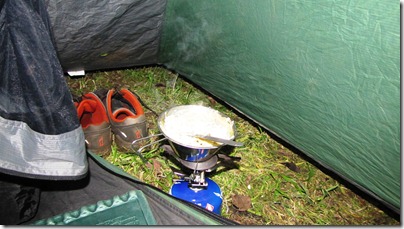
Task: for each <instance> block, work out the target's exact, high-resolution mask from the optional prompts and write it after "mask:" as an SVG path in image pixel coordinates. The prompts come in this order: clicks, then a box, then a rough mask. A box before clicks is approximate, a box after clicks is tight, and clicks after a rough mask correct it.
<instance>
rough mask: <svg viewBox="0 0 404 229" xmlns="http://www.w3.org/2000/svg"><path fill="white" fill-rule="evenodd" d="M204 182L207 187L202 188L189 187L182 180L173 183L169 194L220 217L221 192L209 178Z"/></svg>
mask: <svg viewBox="0 0 404 229" xmlns="http://www.w3.org/2000/svg"><path fill="white" fill-rule="evenodd" d="M205 180H206V182H207V187H204V188H194V187H189V182H188V181H184V180H179V181H175V182H174V184H173V185H172V186H171V189H170V194H171V195H173V196H175V197H177V198H180V199H182V200H186V201H188V202H191V203H194V204H196V205H199V206H201V207H203V208H205V209H207V210H209V211H211V212H214V213H216V214H218V215H220V214H221V208H222V202H223V199H222V191H221V190H220V187H219V185H217V184H216V183H215V182H214V181H213V180H211V179H209V178H206V179H205Z"/></svg>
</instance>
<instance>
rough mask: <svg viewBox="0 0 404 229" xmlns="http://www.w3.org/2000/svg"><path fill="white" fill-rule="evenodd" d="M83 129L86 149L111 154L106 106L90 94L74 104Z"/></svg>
mask: <svg viewBox="0 0 404 229" xmlns="http://www.w3.org/2000/svg"><path fill="white" fill-rule="evenodd" d="M74 104H75V106H76V109H77V115H78V117H79V120H80V124H81V127H82V128H83V132H84V136H85V142H86V148H87V150H90V151H91V152H94V153H95V154H98V155H101V156H107V155H109V154H110V152H111V143H112V134H111V125H110V123H109V119H108V116H107V112H106V109H105V106H104V104H103V103H102V101H101V100H100V98H99V97H98V96H97V95H96V94H94V93H92V92H90V93H87V94H85V95H83V96H82V97H80V98H78V99H76V101H75V102H74Z"/></svg>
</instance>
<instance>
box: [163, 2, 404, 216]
mask: <svg viewBox="0 0 404 229" xmlns="http://www.w3.org/2000/svg"><path fill="white" fill-rule="evenodd" d="M399 20H400V5H399V3H398V2H395V1H377V0H371V1H348V0H341V1H331V0H324V1H305V0H298V1H287V2H284V1H275V0H258V1H254V2H253V3H252V2H251V1H241V0H240V1H213V0H210V1H209V0H208V1H199V2H190V1H184V0H174V1H169V2H168V5H167V8H166V15H165V22H164V25H163V33H162V35H161V45H160V52H159V54H160V56H159V62H160V63H161V64H163V65H165V66H166V67H168V68H169V69H172V70H174V71H177V72H179V73H181V74H182V75H184V76H185V77H187V78H188V79H190V80H191V81H193V82H194V83H196V84H198V85H200V86H201V87H202V88H204V89H205V90H207V91H208V92H210V93H212V94H213V95H215V96H217V97H218V98H220V99H222V100H223V101H224V102H226V103H228V104H229V105H231V106H232V107H234V108H235V109H237V110H239V111H240V112H242V113H243V114H245V115H246V116H248V117H250V118H251V119H252V120H254V121H255V122H257V123H259V124H260V125H262V126H263V127H265V128H267V129H268V130H269V131H271V132H273V133H274V134H276V135H277V136H279V137H280V138H282V139H283V140H285V141H286V142H288V143H290V144H291V145H293V146H295V147H296V148H298V149H299V150H301V151H302V152H304V153H305V154H306V155H308V156H309V157H311V158H313V159H314V160H316V161H317V162H319V163H320V164H322V165H323V166H325V167H327V168H329V169H331V170H333V171H334V172H336V173H338V174H340V175H341V176H342V177H344V178H345V179H347V180H349V181H350V182H352V183H353V184H355V185H357V186H358V187H361V188H363V189H364V190H366V191H368V192H369V193H371V194H372V195H374V196H376V197H377V198H381V199H382V200H384V201H385V202H387V203H388V204H391V205H392V206H393V207H394V208H397V209H399V208H400V196H401V195H400V187H401V186H400V180H401V179H400V167H401V164H400V22H399Z"/></svg>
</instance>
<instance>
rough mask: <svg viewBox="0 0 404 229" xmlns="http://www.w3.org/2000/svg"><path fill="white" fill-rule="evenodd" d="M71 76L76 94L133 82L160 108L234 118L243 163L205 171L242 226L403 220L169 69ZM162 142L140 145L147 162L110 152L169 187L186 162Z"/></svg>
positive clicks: (153, 130)
mask: <svg viewBox="0 0 404 229" xmlns="http://www.w3.org/2000/svg"><path fill="white" fill-rule="evenodd" d="M67 82H68V85H69V87H70V89H71V92H72V94H74V95H80V94H84V93H87V92H90V91H94V90H96V89H100V88H106V89H111V88H116V89H120V88H122V87H125V88H128V89H131V90H132V91H134V92H135V93H136V94H137V95H139V96H140V98H141V99H142V101H144V103H145V104H146V105H147V106H148V107H150V108H151V109H152V110H153V111H155V112H156V113H157V114H160V113H161V112H163V111H165V110H166V109H168V108H170V107H172V106H176V105H183V104H200V105H205V106H209V107H212V108H214V109H217V110H219V111H221V112H223V113H225V114H226V115H228V116H229V117H230V118H231V119H233V120H234V121H235V124H236V130H237V133H238V136H237V139H236V140H237V141H240V142H243V143H244V146H243V147H236V148H232V149H231V150H230V151H229V154H228V155H229V156H231V157H240V158H241V160H240V161H238V162H236V164H237V165H238V168H231V169H230V168H225V167H220V168H218V169H217V170H216V171H213V172H211V173H208V174H207V175H208V176H209V177H210V178H211V179H213V180H214V181H215V182H216V183H218V185H219V186H220V187H221V190H222V193H223V206H222V215H223V216H224V217H227V218H230V219H232V220H234V221H236V222H239V223H241V224H244V225H400V222H399V221H397V220H396V219H394V218H392V217H390V216H389V215H387V214H386V213H384V212H383V211H382V210H380V209H379V208H377V207H375V206H374V205H372V204H371V203H370V202H368V201H366V200H365V199H363V198H362V197H360V196H358V195H357V194H355V193H354V192H353V191H352V190H350V189H348V188H347V187H346V186H344V185H343V184H341V183H340V182H338V181H337V180H336V179H333V178H332V177H330V176H329V175H327V174H325V173H324V172H322V171H321V170H320V169H319V168H317V167H316V166H315V165H313V164H312V163H310V162H309V161H308V160H305V159H304V158H302V157H301V156H299V155H298V154H297V153H294V152H292V151H291V150H290V149H288V148H287V147H285V146H284V145H282V144H281V143H279V142H278V141H275V140H274V139H273V138H272V137H271V136H270V134H268V133H267V132H266V131H263V130H262V129H261V128H260V127H259V126H257V125H254V124H252V123H251V122H249V121H248V120H246V119H244V118H243V117H241V116H239V115H238V114H236V113H235V112H233V111H232V110H231V109H229V108H228V107H226V106H225V105H224V104H223V103H221V102H220V101H216V100H215V99H214V98H212V97H211V96H209V95H208V94H206V93H205V92H204V91H202V90H200V89H198V88H197V87H196V86H195V85H192V84H191V83H189V82H188V81H186V80H184V79H183V78H182V77H180V76H178V75H177V74H175V73H173V72H171V71H169V70H166V69H164V68H160V67H143V68H135V69H127V70H116V71H105V72H93V73H88V74H87V75H86V76H85V77H81V78H70V77H67ZM144 109H145V112H146V117H147V121H148V127H149V134H150V135H153V134H158V133H159V131H158V128H157V125H156V120H157V115H155V114H154V113H153V112H152V111H150V110H148V109H147V108H144ZM155 140H157V137H156V138H154V139H152V141H155ZM159 146H160V145H159V144H154V145H151V146H150V147H148V148H146V149H145V150H144V151H143V152H142V155H143V157H144V158H146V159H147V160H148V161H149V163H147V164H145V163H144V162H143V161H142V160H141V158H140V157H139V156H138V155H136V154H135V153H134V152H119V151H118V150H117V148H116V147H115V145H113V146H112V153H111V154H110V155H109V156H107V157H106V159H107V160H108V161H110V162H111V163H113V164H115V165H117V166H119V167H121V168H122V169H124V170H125V171H126V172H128V173H129V174H131V175H133V176H135V177H137V178H138V179H140V180H143V181H145V182H147V183H149V184H151V185H154V186H156V187H158V188H160V189H162V190H163V191H166V192H168V191H169V189H170V187H171V185H172V179H173V178H174V174H173V171H172V170H171V167H173V168H176V169H180V167H178V166H177V165H176V164H175V163H173V162H172V161H171V160H169V159H168V158H167V157H165V155H164V154H163V150H162V149H161V148H160V147H159ZM240 196H242V197H245V198H247V199H248V200H249V201H250V205H249V207H247V208H245V209H237V208H236V207H237V206H236V205H235V201H237V197H240Z"/></svg>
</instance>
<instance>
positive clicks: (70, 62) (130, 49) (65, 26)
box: [45, 0, 166, 71]
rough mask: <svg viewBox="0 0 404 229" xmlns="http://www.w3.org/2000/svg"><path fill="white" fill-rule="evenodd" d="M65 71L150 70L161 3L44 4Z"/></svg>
mask: <svg viewBox="0 0 404 229" xmlns="http://www.w3.org/2000/svg"><path fill="white" fill-rule="evenodd" d="M45 1H46V5H47V10H48V12H49V15H50V16H49V17H50V21H51V24H52V29H53V33H54V36H55V40H56V45H57V51H58V53H59V59H60V61H61V63H62V66H63V68H64V70H65V71H77V70H87V71H88V70H99V69H111V68H122V67H132V66H139V65H148V64H155V63H156V62H157V52H158V46H159V39H160V31H161V24H162V21H163V16H164V9H165V5H166V0H119V1H118V0H88V1H72V0H64V1H55V0H45Z"/></svg>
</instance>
